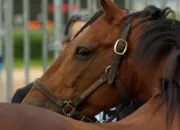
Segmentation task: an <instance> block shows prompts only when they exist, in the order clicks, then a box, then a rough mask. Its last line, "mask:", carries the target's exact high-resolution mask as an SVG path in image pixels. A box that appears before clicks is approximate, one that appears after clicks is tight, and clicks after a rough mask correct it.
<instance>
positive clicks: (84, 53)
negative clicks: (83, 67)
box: [75, 47, 92, 60]
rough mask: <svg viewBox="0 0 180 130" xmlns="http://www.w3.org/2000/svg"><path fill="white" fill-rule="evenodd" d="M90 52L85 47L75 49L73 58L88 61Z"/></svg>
mask: <svg viewBox="0 0 180 130" xmlns="http://www.w3.org/2000/svg"><path fill="white" fill-rule="evenodd" d="M91 54H92V53H91V51H90V50H89V49H88V48H85V47H77V48H76V50H75V56H76V57H77V58H79V59H85V60H86V59H88V58H89V57H90V56H91Z"/></svg>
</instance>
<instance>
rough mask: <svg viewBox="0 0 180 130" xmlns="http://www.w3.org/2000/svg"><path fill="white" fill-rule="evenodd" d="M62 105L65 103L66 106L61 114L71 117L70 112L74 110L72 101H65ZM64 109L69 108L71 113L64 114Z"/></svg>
mask: <svg viewBox="0 0 180 130" xmlns="http://www.w3.org/2000/svg"><path fill="white" fill-rule="evenodd" d="M64 103H65V104H66V105H65V106H64V108H63V109H62V112H63V114H64V115H66V116H71V112H72V110H73V109H75V108H74V107H73V106H72V105H71V103H72V101H65V102H64ZM66 108H71V112H70V113H67V112H66Z"/></svg>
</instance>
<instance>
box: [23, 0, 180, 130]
mask: <svg viewBox="0 0 180 130" xmlns="http://www.w3.org/2000/svg"><path fill="white" fill-rule="evenodd" d="M99 1H100V4H101V6H102V8H103V11H99V12H98V13H96V14H95V15H94V16H93V17H92V18H91V19H90V21H88V22H87V23H86V24H85V26H84V27H83V28H82V29H81V30H80V31H79V32H78V33H77V35H76V36H75V38H74V39H73V41H72V42H73V44H70V45H69V46H68V47H67V48H66V49H65V50H64V52H63V54H62V55H61V56H60V57H59V58H58V59H57V60H56V61H55V62H54V64H53V65H52V66H51V67H50V68H49V69H48V71H47V72H46V73H45V74H44V75H43V76H42V77H41V78H40V79H37V80H36V81H35V85H34V87H33V88H32V89H31V91H30V92H29V94H28V95H27V96H26V98H25V99H24V101H23V103H24V104H31V105H35V106H39V107H43V108H47V109H49V110H52V111H55V112H59V113H62V114H64V115H66V116H69V117H73V118H75V119H78V120H83V121H85V120H86V121H91V119H89V118H92V117H93V116H94V115H96V114H97V113H99V112H100V111H102V110H105V109H108V108H111V107H113V106H115V105H117V104H118V103H119V102H123V103H129V102H130V101H131V100H137V99H141V100H143V101H145V102H147V101H148V103H147V104H146V105H145V106H143V107H142V108H141V109H140V110H139V111H137V112H136V113H134V114H133V115H132V116H130V117H128V118H126V119H125V120H123V121H122V122H119V123H117V124H118V125H119V127H118V128H117V129H120V128H122V129H130V128H135V129H136V128H137V129H154V128H156V129H157V128H158V129H164V128H165V124H166V122H165V120H163V119H164V118H165V115H166V109H167V123H168V126H170V125H171V124H172V125H173V128H177V123H178V117H179V116H176V115H178V114H179V111H180V110H179V108H180V107H179V101H180V96H179V95H180V91H179V90H180V87H179V83H178V78H179V69H178V68H177V67H176V66H177V65H179V50H178V49H179V47H180V39H179V37H178V34H179V30H180V22H179V21H176V20H174V19H168V18H166V17H167V15H168V14H169V13H171V12H172V13H173V11H172V10H171V9H169V8H166V9H164V10H161V9H158V8H156V7H154V6H148V7H146V8H145V9H144V10H143V11H140V12H137V13H133V14H131V15H128V12H127V11H126V10H122V9H119V8H118V7H117V6H116V5H115V4H114V3H113V2H112V1H110V0H99ZM117 39H119V40H117ZM113 50H114V51H113ZM113 57H114V58H113ZM112 58H113V59H112ZM168 59H169V60H168ZM108 66H110V67H108ZM171 68H173V69H171ZM173 70H176V71H173ZM114 86H116V87H114ZM118 90H119V91H118ZM119 92H120V93H119ZM55 95H56V96H55ZM158 108H159V109H158ZM153 114H154V115H153ZM83 115H84V116H83ZM152 115H153V116H152ZM85 116H86V117H89V118H86V117H85ZM127 124H128V125H127ZM118 125H114V126H113V125H112V126H113V127H117V126H118ZM147 126H148V128H146V127H147Z"/></svg>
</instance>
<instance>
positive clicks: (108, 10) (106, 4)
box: [99, 0, 128, 21]
mask: <svg viewBox="0 0 180 130" xmlns="http://www.w3.org/2000/svg"><path fill="white" fill-rule="evenodd" d="M99 4H100V6H101V8H102V9H103V11H104V13H105V14H106V16H107V18H108V20H109V21H112V20H116V19H118V20H119V19H122V18H123V17H124V16H126V15H127V14H128V13H127V10H123V9H120V8H119V7H118V6H117V5H116V4H115V3H114V2H113V1H112V0H99Z"/></svg>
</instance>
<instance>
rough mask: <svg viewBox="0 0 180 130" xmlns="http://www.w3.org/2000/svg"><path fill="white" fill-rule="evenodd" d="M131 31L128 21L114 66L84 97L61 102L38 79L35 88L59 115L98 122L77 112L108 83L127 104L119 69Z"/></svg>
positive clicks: (106, 71) (119, 42)
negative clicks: (93, 94) (53, 106)
mask: <svg viewBox="0 0 180 130" xmlns="http://www.w3.org/2000/svg"><path fill="white" fill-rule="evenodd" d="M130 29H131V21H128V24H127V26H126V28H125V29H124V30H123V32H122V34H121V38H120V39H118V40H117V41H116V43H115V45H114V52H115V56H114V61H113V63H112V65H111V66H108V67H107V68H106V70H105V72H104V73H103V74H102V76H101V77H100V78H99V79H98V80H97V81H96V82H95V83H93V85H91V86H90V87H89V88H88V89H87V90H86V91H85V92H84V93H83V94H82V95H80V96H78V97H76V98H75V99H73V100H69V101H64V100H61V99H60V98H59V97H57V96H55V95H54V94H53V93H52V92H51V91H50V90H48V89H47V88H45V87H44V86H43V85H42V84H41V83H40V80H39V79H36V80H35V81H34V85H35V87H36V88H38V89H39V90H40V91H41V93H43V94H44V95H45V96H46V97H48V99H49V100H51V101H52V102H53V103H54V104H56V105H57V106H58V107H59V110H60V111H59V112H58V113H60V114H62V115H65V116H67V117H71V118H73V119H76V120H80V121H83V122H98V121H97V120H96V121H95V120H93V119H90V118H88V117H86V116H84V115H82V114H81V113H80V112H78V111H77V108H79V106H80V105H81V104H82V102H84V101H85V100H86V99H87V98H88V97H89V96H90V95H91V94H92V93H94V92H95V91H96V90H97V89H98V88H100V86H102V85H103V84H104V83H106V82H107V83H108V84H113V83H114V85H115V86H116V87H117V89H118V91H119V92H120V96H121V99H122V100H123V101H126V102H127V100H128V98H127V94H126V91H125V87H124V86H123V84H122V83H121V81H120V79H119V76H118V75H119V74H118V69H119V65H120V61H121V60H122V57H123V55H124V54H125V53H126V51H127V48H128V43H127V41H126V40H127V39H128V34H129V32H130Z"/></svg>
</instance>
